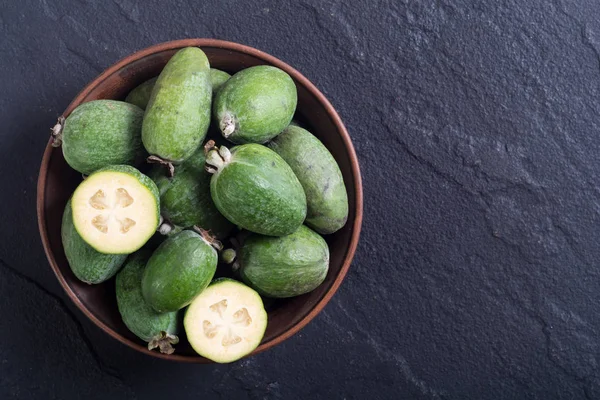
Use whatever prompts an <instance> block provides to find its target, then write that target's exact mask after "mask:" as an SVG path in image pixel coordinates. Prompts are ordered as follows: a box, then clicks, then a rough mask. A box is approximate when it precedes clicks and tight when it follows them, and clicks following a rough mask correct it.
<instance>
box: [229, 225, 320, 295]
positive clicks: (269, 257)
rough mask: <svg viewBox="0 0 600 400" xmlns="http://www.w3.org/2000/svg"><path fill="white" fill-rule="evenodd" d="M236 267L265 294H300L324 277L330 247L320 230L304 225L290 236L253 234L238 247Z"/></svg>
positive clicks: (243, 277)
mask: <svg viewBox="0 0 600 400" xmlns="http://www.w3.org/2000/svg"><path fill="white" fill-rule="evenodd" d="M234 269H235V270H237V271H238V272H239V274H240V276H241V278H242V279H243V281H244V282H246V284H248V285H250V286H251V287H253V288H254V289H256V291H258V292H259V293H260V294H262V295H264V296H267V297H276V298H284V297H293V296H299V295H301V294H304V293H308V292H310V291H312V290H314V289H315V288H316V287H317V286H319V285H320V284H321V283H323V281H324V280H325V276H327V270H328V269H329V248H328V247H327V243H326V242H325V240H324V239H323V238H322V237H321V236H320V235H319V234H318V233H316V232H314V231H312V230H311V229H310V228H307V227H306V226H304V225H303V226H301V227H300V228H299V229H298V230H297V231H296V232H294V233H292V234H291V235H287V236H281V237H271V236H263V235H257V234H251V235H250V236H249V237H248V238H246V240H245V241H244V244H243V245H242V246H241V248H239V249H238V251H237V259H236V261H235V263H234Z"/></svg>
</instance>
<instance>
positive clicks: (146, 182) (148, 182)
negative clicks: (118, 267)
mask: <svg viewBox="0 0 600 400" xmlns="http://www.w3.org/2000/svg"><path fill="white" fill-rule="evenodd" d="M106 171H108V172H120V173H124V174H128V175H131V176H133V177H134V178H135V179H136V180H137V181H138V182H139V183H140V184H141V185H143V186H145V187H146V189H148V191H149V192H150V194H152V196H153V197H154V199H155V200H156V210H155V212H156V214H155V218H156V228H157V229H158V226H159V222H160V194H159V192H158V188H157V187H156V184H155V183H154V182H153V181H152V179H150V178H149V177H147V176H146V175H144V174H142V173H141V172H140V171H138V170H137V169H135V168H133V167H131V166H129V165H109V166H108V167H104V168H100V169H99V170H97V171H96V172H95V173H100V172H106ZM71 209H72V208H71ZM151 237H152V235H150V236H148V237H147V238H146V240H145V241H144V243H146V242H147V241H148V240H150V238H151ZM140 247H141V246H140ZM136 250H137V249H136Z"/></svg>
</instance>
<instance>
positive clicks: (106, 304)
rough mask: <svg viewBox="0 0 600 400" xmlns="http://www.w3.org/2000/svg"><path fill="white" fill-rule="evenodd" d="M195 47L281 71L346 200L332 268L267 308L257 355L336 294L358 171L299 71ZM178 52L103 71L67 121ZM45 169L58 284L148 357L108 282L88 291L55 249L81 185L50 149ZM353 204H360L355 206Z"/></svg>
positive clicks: (214, 56) (183, 347)
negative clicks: (334, 165)
mask: <svg viewBox="0 0 600 400" xmlns="http://www.w3.org/2000/svg"><path fill="white" fill-rule="evenodd" d="M186 45H189V44H186ZM193 45H199V47H201V48H202V50H204V52H205V53H206V55H207V56H208V58H209V60H210V63H211V66H212V67H214V68H218V69H221V70H224V71H226V72H229V73H231V74H233V73H235V72H237V71H239V70H241V69H243V68H247V67H250V66H254V65H261V64H273V65H276V66H278V67H279V68H282V69H284V70H287V72H288V73H290V75H291V76H292V77H293V78H294V79H295V81H296V84H297V88H298V107H297V111H296V116H295V118H296V119H298V120H299V121H300V123H301V124H303V125H305V126H306V128H307V129H309V130H310V131H311V132H312V133H313V134H315V135H316V136H317V137H318V138H319V139H320V140H321V141H322V142H323V143H324V144H325V146H326V147H327V148H328V149H329V150H330V151H331V153H332V154H333V156H334V157H335V159H336V160H337V162H338V164H339V166H340V169H341V171H342V174H343V177H344V181H345V184H346V188H347V191H348V198H349V202H350V204H349V205H350V215H349V218H348V223H347V224H346V226H345V227H344V228H343V229H341V230H340V231H338V232H336V233H335V234H333V235H328V236H326V240H327V242H328V244H329V248H330V251H331V264H330V269H329V273H328V274H327V278H326V280H325V282H324V283H323V284H322V285H321V286H319V287H318V288H317V289H316V290H314V291H313V292H311V293H308V294H306V295H303V296H299V297H296V298H292V299H286V300H277V301H274V302H270V301H267V302H266V305H267V306H268V311H269V324H268V328H267V331H266V334H265V336H264V338H263V341H262V343H261V345H260V347H259V348H258V349H257V350H256V351H261V350H264V349H266V348H268V347H270V346H272V345H274V344H276V343H278V342H279V341H281V340H283V339H285V338H287V337H288V336H289V335H291V334H293V333H294V332H295V331H296V330H297V329H299V325H303V324H304V323H305V322H307V317H308V319H310V318H312V316H314V315H316V313H315V312H314V311H315V310H313V309H315V307H317V306H318V305H319V306H320V307H322V306H324V303H325V302H323V301H322V300H323V299H324V297H326V296H327V294H328V293H329V292H333V291H335V289H336V288H337V285H339V281H340V279H338V278H340V275H342V276H341V277H343V275H344V274H345V268H347V266H348V265H349V263H350V260H351V258H352V255H353V253H354V248H355V245H356V243H355V242H356V240H357V238H358V230H359V229H360V221H359V223H358V224H356V223H355V222H356V219H357V195H356V193H357V187H356V184H355V183H356V182H357V177H356V176H355V175H356V174H355V173H353V171H357V168H358V167H357V166H355V170H353V163H352V160H353V157H354V153H353V150H352V148H351V144H349V142H346V143H345V142H344V137H343V133H342V132H341V131H340V125H336V121H335V118H337V115H335V116H334V115H331V114H330V113H329V112H328V109H327V106H326V105H325V104H323V103H322V102H321V101H320V99H319V98H318V96H317V95H315V93H314V91H311V90H310V88H309V87H307V86H305V85H304V83H303V82H302V80H304V79H305V78H303V77H302V76H301V75H299V73H298V72H297V71H295V70H293V69H291V68H290V67H289V66H287V65H286V64H283V63H281V62H279V61H278V60H276V59H273V58H272V57H269V56H266V55H264V53H261V52H258V51H255V52H254V53H251V52H248V51H245V50H243V49H242V50H239V49H233V48H227V46H224V45H223V44H221V45H218V46H207V45H203V44H202V43H194V44H193ZM155 47H156V46H155ZM179 47H184V46H183V45H179V46H177V45H174V46H171V47H170V48H163V49H157V50H156V51H146V54H144V55H142V56H137V57H136V54H138V53H136V54H134V55H133V56H131V57H129V58H128V59H126V60H124V61H121V62H120V63H118V64H116V65H117V66H119V64H122V65H120V66H119V67H118V68H116V69H115V70H114V71H112V72H111V70H110V69H109V70H108V71H107V72H109V73H105V74H103V75H101V76H100V77H99V78H98V79H96V80H95V81H94V82H92V84H90V86H88V87H87V88H86V89H85V90H84V91H83V92H82V93H81V94H80V96H78V98H77V99H76V100H75V101H74V102H73V103H72V104H71V105H70V106H69V108H68V110H67V112H66V114H65V117H66V116H67V115H68V113H69V112H70V111H71V110H73V109H74V108H75V107H76V106H77V105H79V104H80V103H82V102H86V101H91V100H96V99H118V100H122V99H124V98H125V96H126V95H127V93H129V91H130V90H131V89H133V88H135V87H136V86H137V85H139V84H140V83H142V82H144V81H145V80H147V79H150V78H152V77H154V76H157V75H158V74H159V73H160V71H161V69H162V68H163V67H164V65H165V64H166V63H167V61H168V60H169V58H170V57H171V56H172V55H173V54H174V53H175V51H176V50H177V48H179ZM334 114H335V112H334ZM338 123H339V121H338ZM341 129H342V130H343V127H342V128H341ZM348 146H350V148H348ZM46 163H47V164H46ZM44 164H46V165H47V170H46V175H45V179H44V182H40V187H43V190H42V193H38V196H42V198H41V202H40V205H39V206H40V207H42V208H43V210H42V211H43V213H42V214H41V215H43V218H44V222H45V231H42V236H45V240H47V242H46V243H45V244H46V247H47V248H46V250H47V253H48V257H49V259H50V262H51V264H52V266H53V268H54V270H55V272H56V274H57V276H58V278H59V280H61V283H62V284H63V286H64V287H65V289H66V290H67V293H68V294H69V295H70V296H71V297H72V298H73V300H75V302H76V304H77V305H78V306H79V307H80V308H81V309H82V311H83V312H84V313H86V314H87V315H88V316H90V317H91V318H92V320H94V322H96V323H97V324H99V325H100V327H101V328H103V329H104V330H105V331H107V332H108V333H109V334H111V335H112V336H113V337H115V338H117V339H119V340H121V341H122V342H124V343H125V344H127V345H129V346H131V347H134V348H136V349H137V350H139V351H142V352H146V353H148V350H147V349H146V346H145V343H144V342H142V341H141V340H139V339H137V338H136V337H135V335H133V334H132V333H131V332H130V331H129V330H128V329H127V328H126V327H125V325H124V324H123V322H122V320H121V317H120V315H119V312H118V310H117V305H116V299H115V294H114V279H111V280H109V281H107V282H105V283H104V284H100V285H93V286H90V285H87V284H85V283H82V282H80V281H79V280H78V279H77V278H75V276H74V275H73V273H72V272H71V269H70V268H69V265H68V264H67V260H66V258H65V255H64V251H63V247H62V243H61V235H60V226H61V218H62V213H63V210H64V207H65V205H66V202H67V200H68V198H69V197H70V195H71V194H72V193H73V191H74V190H75V188H76V186H77V185H78V184H79V182H81V176H80V174H79V173H77V172H76V171H74V170H72V169H71V168H70V167H69V166H68V165H67V163H66V162H65V160H64V158H63V156H62V152H61V151H60V149H52V148H51V147H50V146H49V147H48V148H47V149H46V155H45V158H44V162H43V165H42V170H43V169H44ZM40 176H41V178H40V179H42V177H43V174H41V175H40ZM358 182H359V185H360V177H358ZM358 203H360V200H359V201H358ZM358 206H359V208H358V214H360V213H361V209H360V207H361V204H358ZM359 216H360V215H359ZM41 226H43V225H41ZM344 265H346V267H344ZM220 268H221V269H223V268H224V267H223V266H220ZM336 280H337V282H336ZM319 309H320V308H319ZM311 311H312V313H311ZM316 311H318V310H316ZM311 314H312V315H311ZM182 336H185V335H182ZM151 354H152V355H154V356H159V357H162V358H172V359H178V360H180V361H196V362H204V361H205V360H204V359H203V358H202V357H199V356H198V355H197V354H196V353H194V352H193V350H192V349H191V347H190V346H189V344H188V343H187V341H186V340H185V339H183V340H182V342H181V343H180V344H179V345H178V346H177V351H176V354H175V355H172V356H163V355H160V354H159V353H157V352H151Z"/></svg>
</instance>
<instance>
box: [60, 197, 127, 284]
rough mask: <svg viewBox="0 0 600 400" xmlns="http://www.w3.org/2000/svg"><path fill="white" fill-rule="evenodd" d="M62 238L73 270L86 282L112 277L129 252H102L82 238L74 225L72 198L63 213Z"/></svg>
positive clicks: (100, 280)
mask: <svg viewBox="0 0 600 400" xmlns="http://www.w3.org/2000/svg"><path fill="white" fill-rule="evenodd" d="M61 238H62V244H63V248H64V250H65V256H66V257H67V261H68V262H69V266H70V267H71V271H73V274H75V276H76V277H77V279H79V280H80V281H83V282H85V283H89V284H96V283H102V282H104V281H106V280H108V279H110V278H112V277H113V276H114V275H115V274H116V273H117V271H118V270H119V268H121V266H122V265H123V263H124V262H125V259H126V258H127V254H103V253H100V252H98V251H96V250H95V249H94V248H93V247H92V246H90V245H89V244H87V243H86V242H85V240H83V239H82V238H81V236H80V235H79V233H77V230H76V229H75V225H73V211H72V209H71V200H69V201H68V202H67V206H66V207H65V211H64V213H63V219H62V226H61Z"/></svg>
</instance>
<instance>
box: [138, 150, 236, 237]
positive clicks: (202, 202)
mask: <svg viewBox="0 0 600 400" xmlns="http://www.w3.org/2000/svg"><path fill="white" fill-rule="evenodd" d="M204 161H205V156H204V149H202V148H200V149H199V150H198V151H196V153H194V154H193V155H192V156H191V157H190V158H188V159H187V160H186V161H184V162H183V163H182V164H180V165H177V166H176V167H175V173H174V176H173V177H169V176H168V174H167V173H166V171H165V169H164V168H163V167H162V166H159V165H157V166H154V167H153V168H152V170H151V171H150V177H151V178H152V180H153V181H154V183H156V186H157V187H158V191H159V193H160V209H161V214H162V215H163V217H165V218H166V219H167V220H168V221H169V222H171V223H173V224H175V225H178V226H182V227H184V228H189V227H192V226H199V227H200V228H203V229H205V230H207V231H210V233H211V234H212V235H214V236H215V237H217V238H218V239H223V238H225V237H226V236H227V235H228V234H229V232H231V230H232V229H233V227H234V226H233V224H232V223H231V222H229V221H228V220H227V219H226V218H225V217H224V216H223V215H222V214H221V213H220V212H219V210H218V209H217V207H216V206H215V203H214V202H213V200H212V198H211V196H210V179H211V174H209V173H208V172H206V170H205V169H204Z"/></svg>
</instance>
